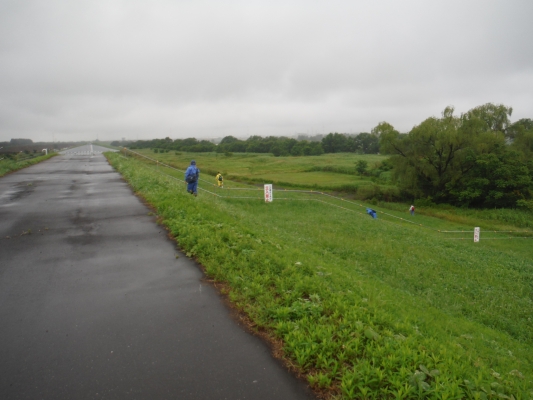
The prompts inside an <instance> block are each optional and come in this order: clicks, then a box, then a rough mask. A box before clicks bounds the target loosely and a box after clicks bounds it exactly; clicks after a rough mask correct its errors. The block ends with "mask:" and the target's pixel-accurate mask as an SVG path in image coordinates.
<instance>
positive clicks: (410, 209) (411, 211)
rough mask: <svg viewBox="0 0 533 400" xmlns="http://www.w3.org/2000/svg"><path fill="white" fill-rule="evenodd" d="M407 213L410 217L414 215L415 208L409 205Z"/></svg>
mask: <svg viewBox="0 0 533 400" xmlns="http://www.w3.org/2000/svg"><path fill="white" fill-rule="evenodd" d="M409 212H410V213H411V215H415V206H413V205H411V207H409Z"/></svg>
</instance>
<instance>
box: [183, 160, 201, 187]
mask: <svg viewBox="0 0 533 400" xmlns="http://www.w3.org/2000/svg"><path fill="white" fill-rule="evenodd" d="M199 178H200V170H199V169H198V168H196V161H194V160H192V161H191V165H189V167H188V168H187V171H185V182H187V192H188V193H190V194H192V195H194V196H197V195H198V179H199Z"/></svg>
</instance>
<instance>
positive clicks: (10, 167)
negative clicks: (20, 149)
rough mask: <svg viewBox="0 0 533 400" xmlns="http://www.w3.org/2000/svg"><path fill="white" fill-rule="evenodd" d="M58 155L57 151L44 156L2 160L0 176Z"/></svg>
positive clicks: (0, 161)
mask: <svg viewBox="0 0 533 400" xmlns="http://www.w3.org/2000/svg"><path fill="white" fill-rule="evenodd" d="M56 155H57V153H52V154H48V155H44V156H38V157H31V158H28V159H26V160H21V161H16V160H10V159H4V160H0V176H4V175H5V174H7V173H9V172H13V171H17V170H19V169H22V168H26V167H29V166H30V165H33V164H37V163H40V162H41V161H44V160H48V159H49V158H51V157H54V156H56ZM0 158H1V157H0Z"/></svg>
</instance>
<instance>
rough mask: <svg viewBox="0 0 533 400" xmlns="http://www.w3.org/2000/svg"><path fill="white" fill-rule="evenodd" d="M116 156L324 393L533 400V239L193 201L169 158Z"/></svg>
mask: <svg viewBox="0 0 533 400" xmlns="http://www.w3.org/2000/svg"><path fill="white" fill-rule="evenodd" d="M108 158H109V159H110V162H111V163H112V164H113V165H114V167H115V168H117V169H118V170H119V171H120V172H121V173H122V174H123V175H124V177H125V178H126V179H127V180H128V181H129V182H130V184H131V185H132V187H133V188H134V190H135V191H136V192H138V193H139V194H140V195H142V196H143V197H144V198H146V199H147V200H148V201H149V202H150V203H151V204H153V205H154V206H155V208H156V210H157V213H158V215H159V216H160V217H161V218H162V219H163V221H164V223H165V224H166V225H167V226H168V228H169V230H170V232H171V233H172V234H173V235H174V236H175V237H176V239H177V241H178V243H179V245H180V247H181V248H182V249H183V250H184V251H185V252H186V253H187V254H188V255H189V256H193V257H195V258H197V259H198V261H199V262H200V263H202V264H203V265H204V266H205V268H206V272H207V274H209V276H211V277H212V278H214V279H215V280H218V281H222V282H226V283H227V284H228V286H229V287H230V288H231V290H230V292H229V296H230V298H231V299H232V301H233V302H234V303H235V304H236V306H237V307H239V308H240V309H241V310H242V311H243V312H245V313H246V314H247V315H248V316H249V317H250V318H251V320H253V321H254V323H255V324H256V325H257V329H265V330H267V331H269V332H270V333H271V334H272V335H273V336H274V337H275V338H277V339H278V340H280V341H281V342H282V343H283V351H284V354H285V357H286V358H287V359H288V360H289V362H290V363H292V365H294V366H295V367H296V368H298V369H299V370H300V371H302V372H303V373H304V374H306V376H307V379H308V381H309V382H310V383H311V385H312V386H313V387H314V388H315V389H317V390H323V391H324V393H328V394H329V395H330V396H339V397H342V398H379V399H381V398H391V399H392V398H436V399H442V398H506V397H504V396H508V397H507V398H512V397H511V396H514V397H515V398H517V399H518V398H522V399H524V398H526V399H527V398H533V393H532V390H533V382H532V377H533V367H532V365H533V321H532V315H533V301H532V297H531V291H532V287H533V266H532V260H533V249H532V246H531V240H528V239H517V240H507V241H496V240H495V241H490V240H487V241H481V242H480V243H477V244H474V243H473V242H472V238H471V237H470V236H471V235H468V240H465V241H459V240H446V239H444V238H443V237H442V234H439V233H438V232H436V231H435V230H434V229H437V230H438V229H441V230H443V229H449V230H454V229H457V230H460V229H471V227H472V225H469V224H468V223H465V221H461V222H460V223H454V222H451V221H446V220H442V219H436V218H432V217H429V216H425V215H417V216H416V222H417V224H422V225H423V227H421V226H420V225H414V224H409V223H405V222H402V221H400V220H397V219H394V218H391V217H387V216H385V215H383V214H380V218H378V219H377V220H374V219H371V218H370V217H368V216H367V215H364V214H362V213H363V212H364V209H361V208H359V207H357V206H353V205H351V204H347V203H342V202H341V204H342V205H343V206H345V207H346V208H349V209H353V211H351V212H350V211H347V210H343V209H339V208H334V207H331V206H328V205H326V204H323V203H319V202H312V201H294V202H293V201H274V202H273V203H271V204H265V203H264V202H262V201H260V200H257V201H255V200H243V199H227V198H217V197H215V196H212V195H208V194H206V193H205V192H200V195H199V196H198V197H197V198H193V197H192V196H190V195H188V194H187V193H185V189H184V184H183V183H181V182H179V181H176V180H173V179H171V178H169V177H168V176H165V175H163V174H161V172H163V168H161V167H160V168H159V170H157V169H156V168H154V167H153V166H148V165H146V164H144V163H142V162H140V161H138V160H135V159H125V158H123V157H121V156H120V155H119V154H109V155H108ZM197 159H198V160H200V159H201V158H200V157H197ZM177 176H178V177H179V174H178V175H177ZM180 179H182V177H180ZM228 184H229V182H228ZM204 185H205V184H204V183H202V184H201V185H200V186H204ZM210 190H212V189H210ZM225 192H230V191H220V193H225ZM291 195H293V196H295V198H296V196H297V195H298V194H290V193H287V194H284V197H286V198H288V197H290V196H291ZM275 198H276V194H275ZM360 213H361V214H360ZM389 213H390V214H391V215H398V216H405V214H406V213H405V211H403V212H401V213H400V212H399V211H390V212H389ZM464 218H466V219H467V220H468V219H469V218H471V217H470V216H465V217H464ZM467 222H468V221H467ZM505 224H506V225H508V224H509V223H508V222H505ZM479 225H482V226H483V227H484V228H485V229H500V226H501V225H500V222H499V221H494V220H490V219H488V220H485V221H483V223H482V224H479ZM459 235H461V234H459Z"/></svg>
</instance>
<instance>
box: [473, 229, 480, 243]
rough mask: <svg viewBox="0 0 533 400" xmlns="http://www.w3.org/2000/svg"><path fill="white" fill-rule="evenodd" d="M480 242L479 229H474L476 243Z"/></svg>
mask: <svg viewBox="0 0 533 400" xmlns="http://www.w3.org/2000/svg"><path fill="white" fill-rule="evenodd" d="M477 242H479V227H475V228H474V243H477Z"/></svg>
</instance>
